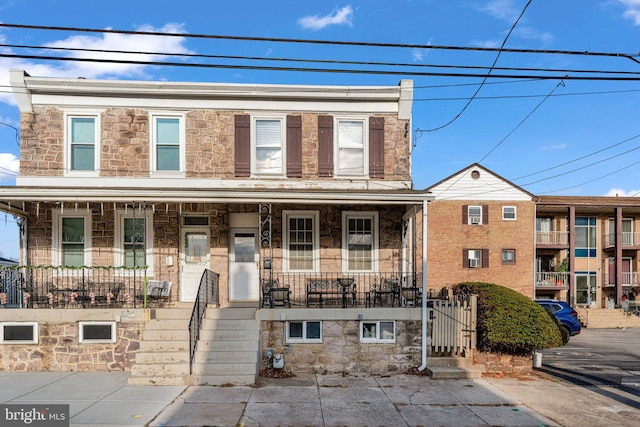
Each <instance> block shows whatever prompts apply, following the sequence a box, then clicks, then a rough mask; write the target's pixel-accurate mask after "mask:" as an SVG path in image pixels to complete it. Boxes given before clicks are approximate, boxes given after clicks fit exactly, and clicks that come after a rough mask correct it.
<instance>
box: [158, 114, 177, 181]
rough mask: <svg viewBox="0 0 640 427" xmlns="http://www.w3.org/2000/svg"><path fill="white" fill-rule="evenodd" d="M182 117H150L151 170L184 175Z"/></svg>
mask: <svg viewBox="0 0 640 427" xmlns="http://www.w3.org/2000/svg"><path fill="white" fill-rule="evenodd" d="M184 145H185V136H184V117H183V116H182V115H175V116H174V115H171V116H168V115H167V116H165V115H152V116H151V148H152V149H151V162H152V166H151V170H152V171H153V172H160V173H164V172H168V173H175V172H179V173H184V170H185V166H184V165H185V160H184V157H185V153H184Z"/></svg>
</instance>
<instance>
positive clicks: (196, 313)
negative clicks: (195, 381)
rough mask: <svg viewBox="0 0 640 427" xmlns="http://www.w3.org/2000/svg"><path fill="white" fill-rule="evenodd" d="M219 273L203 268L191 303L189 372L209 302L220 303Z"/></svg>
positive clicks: (191, 371) (190, 371)
mask: <svg viewBox="0 0 640 427" xmlns="http://www.w3.org/2000/svg"><path fill="white" fill-rule="evenodd" d="M219 280H220V275H219V274H218V273H214V272H213V271H211V270H205V271H204V272H203V273H202V277H201V278H200V286H199V287H198V294H197V295H196V300H195V302H194V303H193V311H192V312H191V320H189V373H190V374H192V373H193V359H194V358H195V356H196V348H197V346H198V340H199V339H200V329H201V328H202V322H203V320H204V315H205V313H206V311H207V306H208V305H209V304H216V305H219V304H220V285H219Z"/></svg>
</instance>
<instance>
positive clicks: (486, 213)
mask: <svg viewBox="0 0 640 427" xmlns="http://www.w3.org/2000/svg"><path fill="white" fill-rule="evenodd" d="M482 224H489V206H487V205H482Z"/></svg>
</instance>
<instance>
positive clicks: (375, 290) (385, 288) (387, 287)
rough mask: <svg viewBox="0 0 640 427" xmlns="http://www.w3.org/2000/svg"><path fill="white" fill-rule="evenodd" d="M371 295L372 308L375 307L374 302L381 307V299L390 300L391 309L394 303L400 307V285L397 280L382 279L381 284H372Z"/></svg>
mask: <svg viewBox="0 0 640 427" xmlns="http://www.w3.org/2000/svg"><path fill="white" fill-rule="evenodd" d="M371 294H372V298H373V306H374V307H375V306H376V302H377V303H379V304H380V305H381V306H382V305H384V303H383V300H382V298H383V297H384V298H385V300H391V307H393V306H394V305H395V304H396V303H398V305H400V283H399V281H398V279H382V283H380V284H379V285H378V284H377V283H374V284H373V286H372V289H371ZM385 302H386V301H385Z"/></svg>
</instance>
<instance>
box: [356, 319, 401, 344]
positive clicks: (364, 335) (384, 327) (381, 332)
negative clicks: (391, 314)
mask: <svg viewBox="0 0 640 427" xmlns="http://www.w3.org/2000/svg"><path fill="white" fill-rule="evenodd" d="M360 341H361V342H363V343H376V342H378V343H381V342H385V343H394V342H396V322H393V321H362V322H360Z"/></svg>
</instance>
